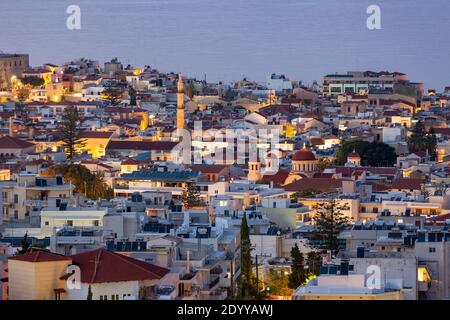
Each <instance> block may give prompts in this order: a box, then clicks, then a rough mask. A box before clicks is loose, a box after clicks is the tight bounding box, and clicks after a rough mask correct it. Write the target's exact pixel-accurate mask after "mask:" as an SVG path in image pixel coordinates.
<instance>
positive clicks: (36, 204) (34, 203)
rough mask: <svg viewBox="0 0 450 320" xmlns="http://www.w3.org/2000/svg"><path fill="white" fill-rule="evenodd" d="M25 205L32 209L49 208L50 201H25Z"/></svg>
mask: <svg viewBox="0 0 450 320" xmlns="http://www.w3.org/2000/svg"><path fill="white" fill-rule="evenodd" d="M23 205H24V206H31V207H47V205H48V201H47V200H39V199H27V200H24V201H23Z"/></svg>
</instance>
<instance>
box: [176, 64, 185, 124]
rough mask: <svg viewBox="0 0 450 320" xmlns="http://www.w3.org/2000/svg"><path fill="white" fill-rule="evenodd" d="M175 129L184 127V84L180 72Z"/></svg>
mask: <svg viewBox="0 0 450 320" xmlns="http://www.w3.org/2000/svg"><path fill="white" fill-rule="evenodd" d="M177 87H178V91H177V129H184V84H183V77H182V75H181V73H180V74H179V76H178V86H177Z"/></svg>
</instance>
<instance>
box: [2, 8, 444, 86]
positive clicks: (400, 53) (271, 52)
mask: <svg viewBox="0 0 450 320" xmlns="http://www.w3.org/2000/svg"><path fill="white" fill-rule="evenodd" d="M73 4H74V5H78V6H79V7H80V9H81V29H80V30H69V29H68V28H67V27H66V20H67V18H68V17H69V14H67V13H66V10H67V7H68V6H69V5H73ZM372 4H376V5H378V6H379V7H380V9H381V29H380V30H369V29H368V28H367V26H366V20H367V18H368V16H369V15H368V14H367V12H366V10H367V7H368V6H369V5H372ZM449 12H450V1H449V0H428V1H423V0H276V1H274V0H226V1H224V0H69V1H67V0H1V1H0V51H3V52H8V53H14V52H16V53H28V54H30V62H31V64H32V65H34V66H36V65H40V64H43V63H55V64H62V63H64V62H66V61H69V60H72V59H75V58H81V57H86V58H92V59H96V60H99V61H100V62H105V61H107V60H110V59H111V58H114V57H118V58H119V59H120V60H121V61H122V62H123V63H124V64H132V65H134V66H136V67H140V66H143V65H151V66H152V67H155V68H158V69H159V70H161V71H163V72H169V71H174V72H183V73H185V74H186V75H188V76H196V77H198V78H202V79H203V78H204V77H205V76H206V78H207V80H208V81H219V80H222V81H225V82H230V81H233V80H239V79H241V78H242V77H244V76H245V77H247V78H249V79H252V80H257V81H264V80H265V77H266V76H268V75H270V74H271V73H278V74H285V75H286V76H289V77H291V78H293V79H296V80H302V81H303V82H304V83H306V84H308V83H312V81H314V80H318V81H320V80H321V79H322V77H323V76H324V75H326V74H330V73H335V72H339V73H341V72H346V71H365V70H373V71H381V70H388V71H399V72H404V73H406V74H408V76H409V78H410V79H411V80H412V81H417V82H424V83H425V86H426V87H427V88H435V89H437V90H442V89H443V88H444V86H450V59H449V57H450V55H449V53H450V41H449V33H450V17H449Z"/></svg>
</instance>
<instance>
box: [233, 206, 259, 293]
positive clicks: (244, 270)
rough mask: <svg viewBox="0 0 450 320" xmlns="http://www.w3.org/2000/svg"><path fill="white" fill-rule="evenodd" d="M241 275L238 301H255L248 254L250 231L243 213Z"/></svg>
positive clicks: (255, 291) (256, 290)
mask: <svg viewBox="0 0 450 320" xmlns="http://www.w3.org/2000/svg"><path fill="white" fill-rule="evenodd" d="M240 233H241V275H240V278H239V285H238V299H244V300H250V299H255V298H256V297H257V295H258V289H257V286H256V279H255V275H254V274H253V267H252V257H251V254H250V251H251V243H250V231H249V228H248V224H247V215H246V214H245V213H244V216H243V217H242V222H241V230H240Z"/></svg>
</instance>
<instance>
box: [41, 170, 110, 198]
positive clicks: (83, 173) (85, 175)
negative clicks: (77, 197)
mask: <svg viewBox="0 0 450 320" xmlns="http://www.w3.org/2000/svg"><path fill="white" fill-rule="evenodd" d="M46 175H47V176H56V175H62V176H63V178H64V181H66V182H70V183H72V185H73V186H74V187H75V192H76V193H78V194H83V195H85V196H86V197H88V198H90V199H94V200H98V199H111V198H113V196H114V192H113V190H112V188H111V187H109V186H108V184H107V183H106V182H105V180H104V177H103V174H101V173H91V171H90V170H89V169H88V168H86V167H85V166H83V165H79V164H69V165H59V166H54V167H52V169H50V170H48V172H47V173H46Z"/></svg>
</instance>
